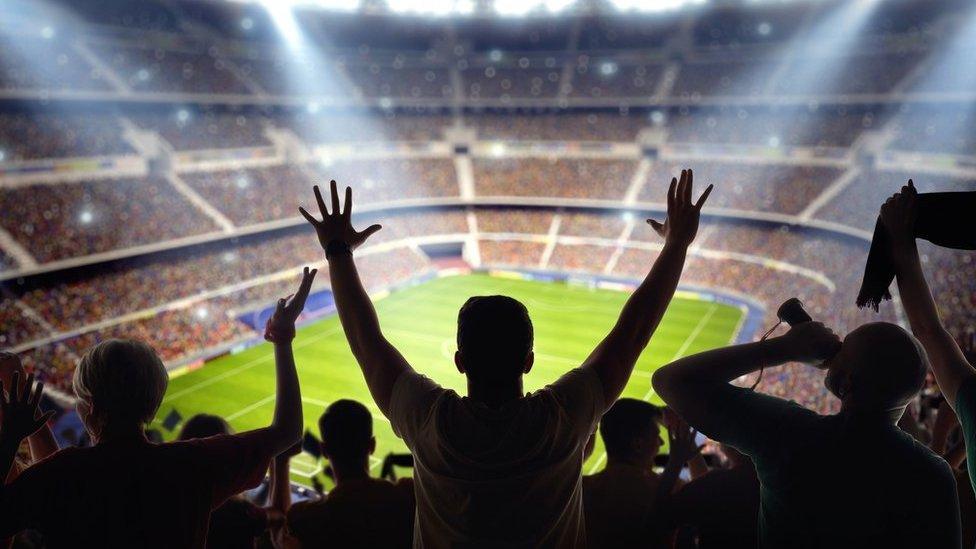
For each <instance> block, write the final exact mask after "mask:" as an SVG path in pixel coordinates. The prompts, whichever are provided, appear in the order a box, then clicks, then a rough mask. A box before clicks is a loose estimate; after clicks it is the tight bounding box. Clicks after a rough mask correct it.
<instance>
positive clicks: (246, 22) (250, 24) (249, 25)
mask: <svg viewBox="0 0 976 549" xmlns="http://www.w3.org/2000/svg"><path fill="white" fill-rule="evenodd" d="M241 28H242V29H244V30H251V29H253V28H254V19H251V18H250V17H245V18H243V19H241Z"/></svg>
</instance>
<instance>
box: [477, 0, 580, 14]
mask: <svg viewBox="0 0 976 549" xmlns="http://www.w3.org/2000/svg"><path fill="white" fill-rule="evenodd" d="M575 3H576V0H495V4H494V6H493V7H494V9H495V13H497V14H498V15H504V16H513V17H519V16H522V15H527V14H529V13H531V12H534V11H542V12H548V13H559V12H561V11H563V10H565V9H566V8H568V7H569V6H571V5H572V4H575Z"/></svg>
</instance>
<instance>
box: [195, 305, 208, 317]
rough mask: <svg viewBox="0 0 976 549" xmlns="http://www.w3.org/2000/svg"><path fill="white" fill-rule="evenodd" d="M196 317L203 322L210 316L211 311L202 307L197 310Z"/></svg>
mask: <svg viewBox="0 0 976 549" xmlns="http://www.w3.org/2000/svg"><path fill="white" fill-rule="evenodd" d="M196 315H197V318H199V319H200V320H203V319H205V318H207V317H208V316H210V311H208V310H207V308H206V307H203V306H201V307H198V308H197V310H196Z"/></svg>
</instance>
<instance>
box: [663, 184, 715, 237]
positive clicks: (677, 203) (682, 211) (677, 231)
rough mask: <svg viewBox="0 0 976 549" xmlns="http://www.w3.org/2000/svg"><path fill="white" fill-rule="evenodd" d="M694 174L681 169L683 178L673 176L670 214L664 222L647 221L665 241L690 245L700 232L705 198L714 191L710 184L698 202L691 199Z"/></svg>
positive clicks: (670, 190) (670, 193) (669, 198)
mask: <svg viewBox="0 0 976 549" xmlns="http://www.w3.org/2000/svg"><path fill="white" fill-rule="evenodd" d="M693 182H694V174H693V173H692V171H691V170H681V179H677V178H671V187H670V188H669V189H668V216H667V218H666V219H665V220H664V223H661V222H659V221H656V220H654V219H648V220H647V223H648V224H650V225H651V227H654V230H655V231H657V234H659V235H661V237H662V238H664V241H665V243H668V244H676V245H680V246H685V247H687V246H690V245H691V243H692V242H693V241H694V240H695V235H696V234H698V220H699V217H700V214H701V209H702V206H704V205H705V200H707V199H708V195H709V194H711V193H712V187H713V185H709V186H708V187H707V188H706V189H705V192H703V193H702V195H701V196H700V197H699V198H698V201H697V202H692V201H691V196H692V195H691V192H692V187H693Z"/></svg>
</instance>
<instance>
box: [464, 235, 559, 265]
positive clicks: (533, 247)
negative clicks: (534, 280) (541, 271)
mask: <svg viewBox="0 0 976 549" xmlns="http://www.w3.org/2000/svg"><path fill="white" fill-rule="evenodd" d="M478 249H479V251H480V253H481V263H482V264H484V265H485V266H488V267H520V268H528V269H534V268H536V267H538V265H539V260H540V259H542V253H543V252H544V251H545V249H546V243H545V242H542V241H528V240H479V241H478Z"/></svg>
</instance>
